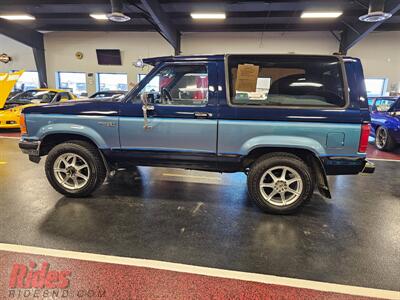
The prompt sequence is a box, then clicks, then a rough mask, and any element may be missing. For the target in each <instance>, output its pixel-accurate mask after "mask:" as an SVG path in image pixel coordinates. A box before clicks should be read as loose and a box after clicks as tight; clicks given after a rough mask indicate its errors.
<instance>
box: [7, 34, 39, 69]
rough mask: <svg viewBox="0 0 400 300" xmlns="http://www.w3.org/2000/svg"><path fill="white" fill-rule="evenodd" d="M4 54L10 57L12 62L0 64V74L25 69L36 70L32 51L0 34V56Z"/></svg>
mask: <svg viewBox="0 0 400 300" xmlns="http://www.w3.org/2000/svg"><path fill="white" fill-rule="evenodd" d="M1 53H6V54H8V55H9V56H11V58H12V61H10V62H9V63H7V64H4V63H1V62H0V72H8V71H10V70H20V69H25V70H27V71H33V70H36V65H35V60H34V58H33V52H32V49H31V48H30V47H28V46H25V45H23V44H21V43H19V42H16V41H14V40H13V39H10V38H8V37H6V36H4V35H1V34H0V54H1Z"/></svg>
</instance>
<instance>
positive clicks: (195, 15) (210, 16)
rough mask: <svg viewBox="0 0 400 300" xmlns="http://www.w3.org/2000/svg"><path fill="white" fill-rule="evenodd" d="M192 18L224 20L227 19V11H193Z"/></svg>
mask: <svg viewBox="0 0 400 300" xmlns="http://www.w3.org/2000/svg"><path fill="white" fill-rule="evenodd" d="M190 16H191V17H192V19H203V20H213V19H214V20H215V19H218V20H223V19H226V14H225V13H191V14H190Z"/></svg>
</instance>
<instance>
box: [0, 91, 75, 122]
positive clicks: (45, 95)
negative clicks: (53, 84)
mask: <svg viewBox="0 0 400 300" xmlns="http://www.w3.org/2000/svg"><path fill="white" fill-rule="evenodd" d="M70 100H77V98H76V96H75V95H74V94H72V93H70V92H67V91H64V90H55V89H33V90H28V91H25V92H22V93H19V94H17V95H15V96H13V97H11V98H10V99H8V100H7V101H6V103H5V105H4V107H2V105H1V104H2V103H0V107H2V108H0V129H4V128H10V129H11V128H19V117H20V115H21V111H22V110H23V109H24V108H25V107H28V106H34V105H41V104H46V103H56V102H65V101H70Z"/></svg>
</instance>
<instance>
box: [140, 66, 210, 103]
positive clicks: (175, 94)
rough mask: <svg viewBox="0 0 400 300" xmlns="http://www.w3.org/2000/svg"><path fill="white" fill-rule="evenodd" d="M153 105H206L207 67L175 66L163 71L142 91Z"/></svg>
mask: <svg viewBox="0 0 400 300" xmlns="http://www.w3.org/2000/svg"><path fill="white" fill-rule="evenodd" d="M143 93H147V94H148V100H149V102H151V103H154V104H159V105H186V106H192V105H199V106H201V105H206V104H207V102H208V72H207V67H206V66H205V65H173V66H167V67H165V68H163V69H161V70H160V71H159V72H158V73H157V74H156V75H155V76H154V77H153V78H152V79H151V80H150V81H149V82H148V83H147V84H146V85H145V86H144V87H143V89H142V90H141V91H140V93H139V94H138V96H137V97H136V99H135V101H137V102H138V101H140V96H141V94H143Z"/></svg>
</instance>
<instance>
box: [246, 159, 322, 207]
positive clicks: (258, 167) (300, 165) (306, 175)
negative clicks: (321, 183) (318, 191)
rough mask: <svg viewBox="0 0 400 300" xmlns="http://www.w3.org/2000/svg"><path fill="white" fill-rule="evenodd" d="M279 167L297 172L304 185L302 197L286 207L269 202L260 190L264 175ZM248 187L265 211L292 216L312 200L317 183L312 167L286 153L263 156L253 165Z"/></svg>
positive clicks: (255, 200) (256, 201) (256, 202)
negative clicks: (291, 214)
mask: <svg viewBox="0 0 400 300" xmlns="http://www.w3.org/2000/svg"><path fill="white" fill-rule="evenodd" d="M278 166H284V167H289V168H292V169H293V170H295V171H296V172H297V173H298V174H299V176H300V178H301V182H302V185H303V189H302V192H301V193H300V196H299V197H298V198H297V199H296V200H295V201H294V202H293V203H291V204H288V205H286V206H278V205H274V204H273V203H270V202H268V201H267V200H266V199H265V197H264V196H263V195H262V193H261V190H260V181H261V179H262V176H263V175H264V173H265V172H267V170H269V169H271V168H273V167H278ZM247 185H248V190H249V194H250V197H251V198H252V200H253V201H254V203H255V204H256V205H257V206H258V207H259V208H261V209H262V210H263V211H265V212H268V213H274V214H290V213H293V212H295V211H296V210H297V209H298V208H299V207H300V206H301V205H302V204H304V203H305V202H306V201H307V200H309V199H310V198H311V196H312V194H313V191H314V185H315V183H314V177H313V175H312V172H311V169H310V167H309V166H308V165H307V164H306V163H305V162H304V161H303V160H302V159H301V158H299V157H298V156H296V155H293V154H290V153H286V152H275V153H269V154H266V155H263V156H262V157H260V158H259V159H257V160H256V161H255V162H254V163H253V164H252V166H251V168H250V172H249V175H248V177H247Z"/></svg>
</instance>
